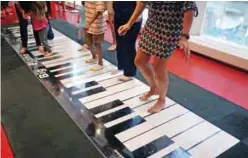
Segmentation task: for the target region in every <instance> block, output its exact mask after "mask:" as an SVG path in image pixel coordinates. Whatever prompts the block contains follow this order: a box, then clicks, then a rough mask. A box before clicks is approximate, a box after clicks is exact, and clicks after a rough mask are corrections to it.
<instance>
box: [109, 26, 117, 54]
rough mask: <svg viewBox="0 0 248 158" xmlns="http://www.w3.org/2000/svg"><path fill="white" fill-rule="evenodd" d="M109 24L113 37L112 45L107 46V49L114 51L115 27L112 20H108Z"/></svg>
mask: <svg viewBox="0 0 248 158" xmlns="http://www.w3.org/2000/svg"><path fill="white" fill-rule="evenodd" d="M109 24H110V30H111V34H112V38H113V43H112V45H111V46H110V47H109V48H108V50H109V51H114V50H115V49H116V37H115V27H114V23H113V22H111V21H110V22H109Z"/></svg>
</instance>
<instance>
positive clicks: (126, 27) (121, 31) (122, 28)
mask: <svg viewBox="0 0 248 158" xmlns="http://www.w3.org/2000/svg"><path fill="white" fill-rule="evenodd" d="M130 28H131V25H130V24H129V23H127V24H125V25H122V26H120V27H119V29H118V33H119V35H120V36H124V35H125V34H126V33H127V31H128V30H129V29H130Z"/></svg>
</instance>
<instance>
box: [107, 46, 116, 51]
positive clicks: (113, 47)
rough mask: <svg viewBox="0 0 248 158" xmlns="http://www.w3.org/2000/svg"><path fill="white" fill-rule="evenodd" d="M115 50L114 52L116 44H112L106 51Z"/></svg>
mask: <svg viewBox="0 0 248 158" xmlns="http://www.w3.org/2000/svg"><path fill="white" fill-rule="evenodd" d="M115 50H116V44H113V45H111V46H110V47H109V48H108V51H115Z"/></svg>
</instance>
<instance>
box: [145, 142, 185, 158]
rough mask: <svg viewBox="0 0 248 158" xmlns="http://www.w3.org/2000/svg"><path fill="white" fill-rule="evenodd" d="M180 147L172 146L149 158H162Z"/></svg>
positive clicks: (174, 144)
mask: <svg viewBox="0 0 248 158" xmlns="http://www.w3.org/2000/svg"><path fill="white" fill-rule="evenodd" d="M179 147H180V146H178V145H177V144H176V143H173V144H171V145H170V146H168V147H166V148H164V149H162V150H160V151H158V152H156V153H155V154H153V155H151V156H149V157H148V158H161V157H163V156H165V155H167V154H169V153H171V152H172V151H174V150H176V149H178V148H179Z"/></svg>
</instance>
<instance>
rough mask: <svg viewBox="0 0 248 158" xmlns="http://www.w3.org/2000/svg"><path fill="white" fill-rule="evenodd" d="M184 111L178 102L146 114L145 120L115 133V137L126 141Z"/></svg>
mask: <svg viewBox="0 0 248 158" xmlns="http://www.w3.org/2000/svg"><path fill="white" fill-rule="evenodd" d="M148 104H149V103H148ZM186 112H188V110H187V109H185V108H183V107H182V106H181V105H179V104H176V105H174V106H171V107H169V108H166V109H164V110H162V111H160V112H159V113H156V114H153V115H151V116H148V117H147V118H145V119H146V122H144V123H142V124H140V125H138V126H136V127H133V128H131V129H128V130H126V131H123V132H121V133H119V134H117V135H116V137H117V138H118V139H119V140H120V141H121V142H124V141H127V140H128V139H131V138H133V137H135V136H137V135H140V134H141V133H144V132H146V131H149V130H151V129H152V128H154V127H156V126H159V125H162V124H163V123H165V122H167V121H169V120H172V119H175V118H177V117H178V116H181V115H182V114H184V113H186Z"/></svg>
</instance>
